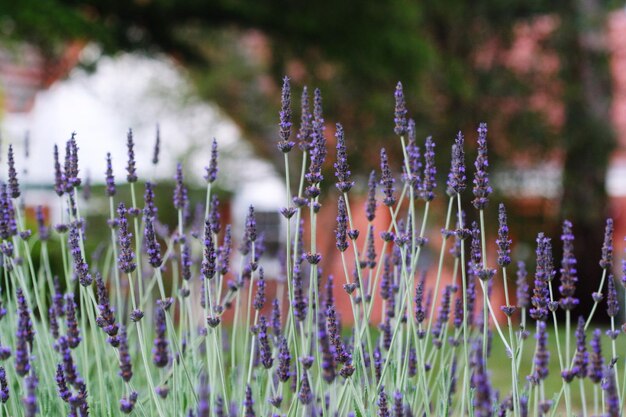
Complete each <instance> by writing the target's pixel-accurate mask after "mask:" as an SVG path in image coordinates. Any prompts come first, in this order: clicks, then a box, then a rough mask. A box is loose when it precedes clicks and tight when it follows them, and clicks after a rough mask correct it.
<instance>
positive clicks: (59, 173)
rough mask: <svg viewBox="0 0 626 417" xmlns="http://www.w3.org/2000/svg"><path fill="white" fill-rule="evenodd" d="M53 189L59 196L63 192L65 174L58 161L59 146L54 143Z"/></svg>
mask: <svg viewBox="0 0 626 417" xmlns="http://www.w3.org/2000/svg"><path fill="white" fill-rule="evenodd" d="M54 191H55V192H56V193H57V195H58V196H59V197H61V196H62V195H63V194H64V193H65V176H64V175H63V170H62V169H61V163H60V162H59V147H58V146H57V145H56V144H55V145H54Z"/></svg>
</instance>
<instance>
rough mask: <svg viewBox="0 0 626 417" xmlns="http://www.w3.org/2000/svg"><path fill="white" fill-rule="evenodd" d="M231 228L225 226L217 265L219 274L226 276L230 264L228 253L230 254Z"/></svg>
mask: <svg viewBox="0 0 626 417" xmlns="http://www.w3.org/2000/svg"><path fill="white" fill-rule="evenodd" d="M230 230H231V227H230V225H226V230H225V231H224V240H223V241H222V245H221V246H220V247H219V252H218V258H217V265H218V270H219V272H220V274H222V275H226V274H227V273H228V269H229V262H230V252H231V244H230V243H231V232H230Z"/></svg>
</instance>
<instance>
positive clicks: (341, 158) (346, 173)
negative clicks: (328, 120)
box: [334, 123, 354, 193]
mask: <svg viewBox="0 0 626 417" xmlns="http://www.w3.org/2000/svg"><path fill="white" fill-rule="evenodd" d="M335 138H336V139H337V162H335V164H334V166H335V177H337V182H336V183H335V186H336V187H337V189H338V190H339V191H341V192H342V193H347V192H348V191H350V189H351V188H352V187H353V186H354V181H351V180H350V166H349V165H348V155H347V152H346V142H345V138H344V134H343V126H341V124H339V123H337V130H336V131H335Z"/></svg>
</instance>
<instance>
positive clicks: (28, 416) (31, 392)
mask: <svg viewBox="0 0 626 417" xmlns="http://www.w3.org/2000/svg"><path fill="white" fill-rule="evenodd" d="M25 382H26V396H25V397H24V398H22V402H23V403H24V417H35V416H36V415H37V412H38V411H39V408H38V407H37V385H38V384H39V380H38V379H37V375H35V372H34V370H33V371H31V373H30V375H28V376H27V377H26V378H25Z"/></svg>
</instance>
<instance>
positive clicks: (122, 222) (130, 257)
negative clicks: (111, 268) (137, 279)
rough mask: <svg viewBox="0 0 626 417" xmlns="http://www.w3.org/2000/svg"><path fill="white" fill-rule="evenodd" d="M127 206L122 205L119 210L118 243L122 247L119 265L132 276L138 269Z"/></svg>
mask: <svg viewBox="0 0 626 417" xmlns="http://www.w3.org/2000/svg"><path fill="white" fill-rule="evenodd" d="M127 212H128V211H127V210H126V206H125V205H124V203H120V205H119V206H118V208H117V216H118V230H117V242H118V244H119V245H120V254H119V256H118V265H119V268H120V271H122V272H125V273H127V274H130V273H131V272H133V271H134V270H135V269H136V268H137V264H136V263H135V253H134V252H133V249H132V247H131V245H132V237H133V234H132V233H130V232H129V231H128V218H127V217H126V214H127Z"/></svg>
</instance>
